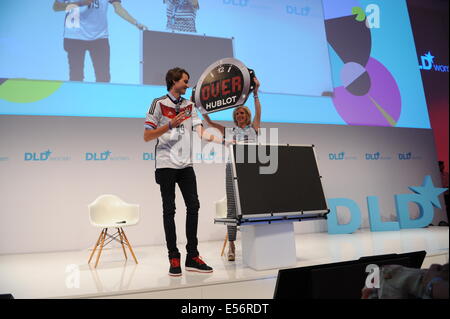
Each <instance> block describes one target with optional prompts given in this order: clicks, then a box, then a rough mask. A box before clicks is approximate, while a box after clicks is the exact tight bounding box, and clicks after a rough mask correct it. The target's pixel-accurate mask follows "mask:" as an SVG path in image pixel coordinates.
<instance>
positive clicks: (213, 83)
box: [195, 59, 250, 113]
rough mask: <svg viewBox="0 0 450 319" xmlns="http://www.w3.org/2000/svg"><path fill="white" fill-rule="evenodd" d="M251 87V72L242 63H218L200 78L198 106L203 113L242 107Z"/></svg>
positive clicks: (230, 61) (196, 96)
mask: <svg viewBox="0 0 450 319" xmlns="http://www.w3.org/2000/svg"><path fill="white" fill-rule="evenodd" d="M249 87H250V75H249V71H248V69H247V68H246V67H245V66H244V65H243V64H242V63H241V62H240V61H238V60H235V59H223V60H220V61H217V62H215V63H214V64H212V65H211V66H210V67H209V68H208V69H206V71H205V72H204V73H203V74H202V76H201V77H200V80H199V82H198V84H197V86H196V89H195V101H196V105H197V106H199V107H201V109H202V113H211V112H217V111H219V110H223V109H228V108H230V107H235V106H237V105H242V104H243V103H244V102H245V100H246V99H247V97H248V93H249Z"/></svg>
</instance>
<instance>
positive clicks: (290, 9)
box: [286, 6, 311, 17]
mask: <svg viewBox="0 0 450 319" xmlns="http://www.w3.org/2000/svg"><path fill="white" fill-rule="evenodd" d="M286 12H287V14H294V15H298V16H304V17H306V16H308V15H309V13H310V12H311V8H310V7H304V8H299V7H296V6H286Z"/></svg>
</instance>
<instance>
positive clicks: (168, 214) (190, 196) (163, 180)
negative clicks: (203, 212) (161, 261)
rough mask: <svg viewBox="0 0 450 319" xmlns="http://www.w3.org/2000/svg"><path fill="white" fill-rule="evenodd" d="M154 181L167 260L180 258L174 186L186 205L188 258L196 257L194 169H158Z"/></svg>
mask: <svg viewBox="0 0 450 319" xmlns="http://www.w3.org/2000/svg"><path fill="white" fill-rule="evenodd" d="M155 179H156V182H157V183H158V184H159V186H160V190H161V197H162V204H163V220H164V232H165V234H166V243H167V249H168V251H169V258H174V257H177V258H179V257H180V252H179V251H178V248H177V234H176V227H175V184H178V187H180V190H181V194H182V195H183V199H184V203H185V204H186V214H187V215H186V237H187V245H186V251H187V254H188V257H196V256H198V250H197V245H198V240H197V225H198V211H199V209H200V202H199V201H198V194H197V181H196V177H195V172H194V169H193V168H192V167H186V168H183V169H173V168H159V169H157V170H156V171H155Z"/></svg>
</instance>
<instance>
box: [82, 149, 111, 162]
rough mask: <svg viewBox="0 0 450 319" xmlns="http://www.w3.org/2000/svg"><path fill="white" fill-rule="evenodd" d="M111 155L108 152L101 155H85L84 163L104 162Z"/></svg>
mask: <svg viewBox="0 0 450 319" xmlns="http://www.w3.org/2000/svg"><path fill="white" fill-rule="evenodd" d="M110 155H111V152H110V151H105V152H102V153H90V152H87V153H86V161H106V160H108V159H109V156H110Z"/></svg>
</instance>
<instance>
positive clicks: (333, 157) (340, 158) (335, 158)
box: [328, 152, 345, 161]
mask: <svg viewBox="0 0 450 319" xmlns="http://www.w3.org/2000/svg"><path fill="white" fill-rule="evenodd" d="M328 158H329V159H330V160H332V161H343V160H344V159H345V152H340V153H338V154H336V153H330V154H328Z"/></svg>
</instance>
